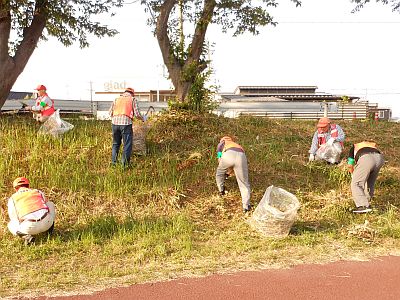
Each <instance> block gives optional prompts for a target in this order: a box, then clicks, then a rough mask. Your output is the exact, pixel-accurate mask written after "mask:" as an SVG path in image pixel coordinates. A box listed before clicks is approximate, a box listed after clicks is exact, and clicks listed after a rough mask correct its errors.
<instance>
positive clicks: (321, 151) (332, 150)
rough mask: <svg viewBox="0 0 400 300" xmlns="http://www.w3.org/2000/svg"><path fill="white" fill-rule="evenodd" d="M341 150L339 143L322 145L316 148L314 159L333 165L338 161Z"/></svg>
mask: <svg viewBox="0 0 400 300" xmlns="http://www.w3.org/2000/svg"><path fill="white" fill-rule="evenodd" d="M342 150H343V149H342V146H341V145H340V143H339V142H334V143H333V145H332V146H331V145H328V144H323V145H321V146H320V147H319V148H318V150H317V153H316V154H315V156H316V159H320V160H326V161H327V162H329V163H331V164H334V163H338V162H339V161H340V154H341V153H342Z"/></svg>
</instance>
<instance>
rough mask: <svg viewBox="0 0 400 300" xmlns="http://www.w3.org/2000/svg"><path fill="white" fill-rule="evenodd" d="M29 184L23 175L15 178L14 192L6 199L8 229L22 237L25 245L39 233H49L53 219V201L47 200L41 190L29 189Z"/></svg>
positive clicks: (52, 225)
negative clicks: (8, 219) (8, 220)
mask: <svg viewBox="0 0 400 300" xmlns="http://www.w3.org/2000/svg"><path fill="white" fill-rule="evenodd" d="M29 185H30V183H29V180H28V179H26V178H24V177H19V178H17V179H15V180H14V182H13V187H14V189H15V193H14V194H13V195H12V196H11V197H10V198H9V199H8V215H9V217H10V222H9V223H8V229H9V230H10V232H11V233H12V234H13V235H15V236H19V237H21V238H22V239H24V240H25V244H26V245H29V244H31V243H32V242H33V241H34V236H35V235H37V234H39V233H42V232H46V231H47V232H49V233H51V232H52V231H53V229H54V219H55V207H54V203H53V202H51V201H47V200H46V198H45V196H44V194H43V192H42V191H40V190H37V189H31V188H30V187H29Z"/></svg>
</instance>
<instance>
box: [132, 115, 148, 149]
mask: <svg viewBox="0 0 400 300" xmlns="http://www.w3.org/2000/svg"><path fill="white" fill-rule="evenodd" d="M132 129H133V138H132V153H133V154H136V155H146V151H147V149H146V136H147V132H148V131H149V125H148V124H147V122H134V123H133V124H132Z"/></svg>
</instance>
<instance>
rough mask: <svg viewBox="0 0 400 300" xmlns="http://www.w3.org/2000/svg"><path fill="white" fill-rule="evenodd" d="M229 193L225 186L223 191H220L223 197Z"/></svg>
mask: <svg viewBox="0 0 400 300" xmlns="http://www.w3.org/2000/svg"><path fill="white" fill-rule="evenodd" d="M227 193H228V191H227V190H226V189H225V188H224V187H223V188H222V191H220V192H219V195H220V196H221V197H223V196H225V195H226V194H227Z"/></svg>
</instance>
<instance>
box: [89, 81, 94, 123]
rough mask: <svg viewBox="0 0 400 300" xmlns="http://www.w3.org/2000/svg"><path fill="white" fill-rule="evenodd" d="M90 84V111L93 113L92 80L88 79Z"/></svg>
mask: <svg viewBox="0 0 400 300" xmlns="http://www.w3.org/2000/svg"><path fill="white" fill-rule="evenodd" d="M89 84H90V89H89V91H90V113H91V114H92V115H93V81H89Z"/></svg>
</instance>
